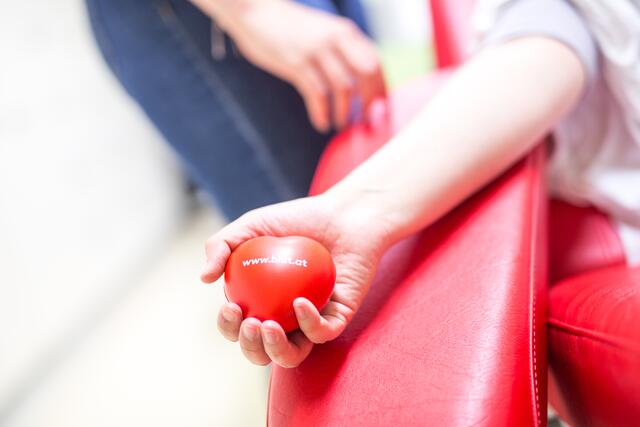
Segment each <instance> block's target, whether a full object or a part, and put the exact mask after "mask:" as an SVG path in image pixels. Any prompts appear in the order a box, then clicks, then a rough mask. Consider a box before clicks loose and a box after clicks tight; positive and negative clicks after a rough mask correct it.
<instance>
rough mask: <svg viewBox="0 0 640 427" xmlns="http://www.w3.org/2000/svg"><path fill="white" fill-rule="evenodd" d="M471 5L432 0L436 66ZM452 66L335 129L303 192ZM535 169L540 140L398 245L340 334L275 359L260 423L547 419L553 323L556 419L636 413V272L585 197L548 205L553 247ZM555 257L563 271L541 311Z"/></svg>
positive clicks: (617, 421) (375, 138) (334, 173)
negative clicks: (282, 363) (376, 112)
mask: <svg viewBox="0 0 640 427" xmlns="http://www.w3.org/2000/svg"><path fill="white" fill-rule="evenodd" d="M472 3H473V0H432V1H431V5H432V15H433V18H434V33H435V44H436V51H437V58H438V59H437V63H438V65H439V66H440V67H443V66H450V65H455V64H457V63H459V62H461V61H462V60H463V59H464V57H465V56H466V54H467V51H468V49H467V45H468V40H469V38H468V27H467V26H466V20H467V19H468V16H469V10H470V5H471V4H472ZM446 77H447V74H446V73H445V72H442V71H440V72H437V73H434V74H432V75H431V76H429V77H426V78H424V79H422V80H420V81H417V82H415V83H414V84H412V85H410V86H408V87H407V88H405V89H403V90H400V91H396V92H394V94H393V95H392V97H391V100H390V104H391V117H390V119H389V120H388V121H384V120H383V121H379V122H378V123H376V124H375V125H374V126H371V127H367V126H355V127H353V128H351V129H349V130H348V131H346V132H344V133H342V134H341V135H339V136H338V137H337V138H336V139H335V140H333V141H332V142H331V143H330V144H329V146H328V147H327V150H326V152H325V153H324V156H323V158H322V159H321V162H320V164H319V166H318V169H317V171H316V176H315V179H314V182H313V185H312V189H311V193H312V194H317V193H320V192H322V191H324V190H326V189H327V188H329V187H330V186H331V185H333V184H334V183H335V182H337V181H338V180H339V179H341V178H342V177H343V176H345V175H346V174H347V173H348V172H349V171H350V170H351V169H353V168H354V167H356V166H357V165H358V164H359V163H361V162H362V161H363V160H364V159H366V158H367V157H368V156H369V155H370V154H371V153H373V152H374V151H375V150H376V149H377V148H379V147H380V146H381V145H382V144H384V143H385V142H386V141H387V140H388V139H389V138H390V136H391V135H393V134H394V133H395V132H396V131H397V130H398V129H399V128H400V127H401V126H402V124H403V123H405V122H406V121H407V120H409V119H410V117H411V116H412V115H413V114H414V113H415V112H416V111H417V109H418V108H419V107H420V106H421V105H422V104H424V103H425V102H426V101H427V100H428V99H429V97H430V96H431V95H432V94H433V93H434V91H435V90H437V87H438V85H439V84H441V82H442V81H443V80H444V79H446ZM543 166H544V152H543V149H542V148H540V149H538V150H536V152H535V153H533V154H532V155H530V156H529V157H528V158H527V159H525V160H524V161H523V162H521V163H520V164H518V165H516V166H515V167H513V168H512V169H511V170H510V171H508V172H507V173H506V174H505V175H503V176H502V177H501V178H499V179H497V180H496V181H495V182H493V183H492V184H491V185H489V186H488V187H487V188H485V189H484V190H482V191H481V192H480V193H478V194H476V195H475V196H474V197H473V198H471V199H470V200H468V201H467V202H465V203H464V204H462V205H461V206H460V207H458V208H457V209H455V210H454V211H453V212H451V213H450V214H449V215H448V216H446V217H445V218H444V219H442V220H441V221H439V222H438V223H437V224H435V225H433V226H432V227H430V228H428V229H427V230H425V231H423V232H422V233H419V234H418V235H416V236H413V237H411V238H409V239H407V240H405V241H403V242H401V243H399V244H398V245H397V246H395V247H394V248H392V250H391V251H390V252H389V253H388V254H387V255H385V257H384V258H383V260H382V263H381V265H380V268H379V273H378V275H377V277H376V279H375V283H374V285H373V286H372V290H371V292H370V294H369V295H368V297H367V299H366V301H365V304H364V306H363V307H362V308H361V310H360V311H359V312H358V314H357V316H356V317H355V319H354V321H353V322H352V324H351V325H350V326H349V327H348V328H347V330H346V331H345V333H344V334H343V335H341V336H340V337H339V338H338V339H336V340H335V341H332V342H329V343H327V344H324V345H320V346H316V348H315V349H314V351H313V352H312V353H311V355H310V356H309V358H308V359H307V360H306V361H305V362H303V363H302V364H301V365H300V366H299V367H298V368H295V369H283V368H279V367H277V366H275V367H274V368H273V371H272V376H271V383H270V395H269V403H268V420H267V422H268V425H270V426H272V427H280V426H304V427H306V426H390V425H392V426H429V425H447V426H448V425H461V426H466V425H486V426H494V425H505V426H506V425H509V426H512V425H513V426H520V425H542V424H545V423H546V404H547V398H546V379H547V369H546V360H547V350H546V334H545V323H546V322H547V321H548V326H549V339H550V346H551V348H550V359H551V364H552V367H553V373H554V375H553V376H552V377H551V380H552V383H553V385H554V386H553V387H552V388H551V390H550V393H551V401H552V403H553V404H554V406H555V407H556V408H557V409H559V410H560V412H561V414H562V415H563V417H565V419H567V420H569V421H571V422H572V424H573V425H575V426H581V425H589V426H591V425H594V426H595V425H598V426H600V425H602V426H604V425H620V426H626V425H628V426H631V425H638V421H637V420H639V419H640V409H639V408H640V398H639V396H640V382H639V381H640V374H639V372H640V368H639V367H638V360H639V359H640V356H639V354H640V353H639V349H638V342H640V341H639V337H638V335H637V332H638V331H640V327H638V326H637V325H638V324H639V321H640V319H639V318H638V313H640V296H639V292H638V289H639V285H638V284H639V283H640V272H639V271H638V269H636V270H632V269H628V268H626V267H625V266H624V254H623V252H622V249H621V247H620V244H619V240H618V239H617V236H616V234H615V232H614V231H613V229H612V228H611V226H610V224H609V221H608V219H607V218H606V217H605V216H604V215H602V214H600V213H598V212H597V211H595V210H593V209H581V208H575V207H571V206H569V205H566V204H564V203H561V202H556V201H553V202H551V205H550V209H551V217H550V231H551V232H550V241H551V245H550V246H549V248H550V251H549V252H548V251H547V248H548V247H547V246H546V245H547V242H546V236H547V231H546V224H545V222H546V212H545V211H546V208H547V204H546V193H545V186H544V179H543ZM399 167H401V166H399ZM548 253H549V254H550V255H551V258H552V259H551V265H550V269H549V270H550V273H551V276H552V278H553V282H558V283H557V284H555V286H554V287H553V289H552V291H551V297H550V300H549V304H550V308H549V317H548V319H547V313H546V301H547V298H546V285H547V280H546V277H545V276H546V272H547V267H546V255H547V254H548ZM634 331H635V332H634Z"/></svg>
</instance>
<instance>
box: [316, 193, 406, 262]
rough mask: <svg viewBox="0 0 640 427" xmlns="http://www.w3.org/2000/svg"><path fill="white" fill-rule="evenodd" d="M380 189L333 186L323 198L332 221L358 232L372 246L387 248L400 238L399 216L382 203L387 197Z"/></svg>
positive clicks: (400, 221)
mask: <svg viewBox="0 0 640 427" xmlns="http://www.w3.org/2000/svg"><path fill="white" fill-rule="evenodd" d="M385 193H386V192H385V191H384V190H382V189H375V188H358V187H351V186H345V185H341V183H340V184H337V185H335V186H334V187H332V188H330V189H329V190H327V191H326V192H325V193H324V194H323V195H322V197H324V198H325V201H326V203H327V204H328V206H330V207H331V210H332V212H334V213H335V215H334V217H335V218H336V221H337V222H339V223H340V226H341V227H343V228H349V229H351V230H350V231H353V230H354V229H355V230H357V231H359V232H361V234H363V235H364V236H366V238H367V239H373V240H374V241H375V242H374V243H375V244H376V245H379V246H381V247H382V248H383V249H385V250H386V249H387V248H388V247H390V246H392V245H393V244H395V243H396V242H398V241H399V240H401V239H402V238H403V237H404V233H403V229H404V227H403V223H402V220H401V218H400V216H399V215H397V214H396V213H395V212H393V209H392V207H391V206H390V205H389V204H388V203H386V202H385V201H386V200H389V199H388V195H387V194H385Z"/></svg>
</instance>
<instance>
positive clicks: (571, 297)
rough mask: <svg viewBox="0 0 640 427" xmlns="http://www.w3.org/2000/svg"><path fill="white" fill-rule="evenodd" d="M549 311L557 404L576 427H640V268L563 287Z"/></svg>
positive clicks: (610, 271) (597, 274) (599, 273)
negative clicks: (638, 426) (639, 426)
mask: <svg viewBox="0 0 640 427" xmlns="http://www.w3.org/2000/svg"><path fill="white" fill-rule="evenodd" d="M549 305H550V307H549V321H548V323H549V340H550V342H549V346H550V363H551V366H552V371H553V375H554V377H555V380H556V384H557V390H556V393H554V394H553V395H554V396H553V398H554V399H553V400H552V402H551V403H552V404H554V405H557V406H558V407H560V408H563V411H564V413H563V414H562V415H563V416H564V417H566V418H567V419H568V420H569V421H570V422H571V423H572V424H573V425H576V426H637V425H640V326H639V325H640V268H628V267H625V266H614V267H608V268H603V269H599V270H596V271H593V272H590V273H587V274H583V275H580V276H577V277H573V278H570V279H568V280H565V281H563V282H560V283H558V284H557V285H556V286H555V287H554V288H553V289H552V290H551V293H550V297H549ZM560 399H562V401H559V400H560Z"/></svg>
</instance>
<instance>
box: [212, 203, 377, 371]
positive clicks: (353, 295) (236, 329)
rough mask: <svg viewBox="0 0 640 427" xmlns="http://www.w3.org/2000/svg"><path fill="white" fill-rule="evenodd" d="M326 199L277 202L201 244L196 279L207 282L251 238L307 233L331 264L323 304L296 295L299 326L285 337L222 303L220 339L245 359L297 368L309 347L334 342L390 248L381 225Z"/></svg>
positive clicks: (273, 326) (267, 323)
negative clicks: (203, 259) (330, 287)
mask: <svg viewBox="0 0 640 427" xmlns="http://www.w3.org/2000/svg"><path fill="white" fill-rule="evenodd" d="M362 219H363V217H362V215H361V214H359V213H357V212H355V211H352V210H349V209H344V208H343V206H342V205H340V204H339V203H337V202H336V201H335V200H334V199H333V198H332V196H329V195H321V196H316V197H309V198H303V199H297V200H293V201H290V202H284V203H279V204H276V205H271V206H267V207H264V208H260V209H257V210H254V211H251V212H249V213H247V214H245V215H243V216H242V217H240V218H239V219H238V220H236V221H234V222H232V223H231V224H229V225H227V226H226V227H224V228H223V229H222V230H220V231H219V232H218V233H216V234H215V235H213V236H212V237H211V238H209V239H208V240H207V243H206V254H207V265H206V267H205V270H204V272H203V274H202V281H203V282H205V283H212V282H214V281H216V280H217V279H218V278H219V277H220V276H221V275H222V273H223V272H224V268H225V264H226V262H227V259H228V258H229V255H230V254H231V251H233V250H234V249H235V248H236V247H237V246H238V245H239V244H240V243H242V242H244V241H245V240H248V239H251V238H253V237H257V236H263V235H269V236H290V235H296V236H306V237H309V238H311V239H314V240H316V241H318V242H320V243H322V244H323V245H324V246H325V247H326V248H327V249H328V250H329V251H330V252H331V255H332V257H333V259H334V262H335V265H336V273H337V276H336V284H335V288H334V291H333V294H332V295H331V297H330V299H329V302H328V303H327V304H326V306H325V307H324V308H323V309H322V311H321V312H318V310H317V309H316V307H315V306H314V305H313V304H312V303H311V302H310V301H309V300H307V299H305V298H297V299H296V300H295V301H294V303H293V306H294V311H295V314H296V317H297V319H298V322H299V324H300V329H299V330H296V331H293V332H291V333H289V334H288V335H287V334H285V332H284V330H283V329H282V327H281V326H280V325H279V324H278V323H276V322H274V321H272V320H267V321H265V322H260V321H259V320H258V319H255V318H246V319H243V316H242V310H241V309H240V307H239V306H238V305H236V304H233V303H226V304H225V305H224V306H222V307H221V309H220V312H219V314H218V329H219V330H220V332H221V333H222V335H224V337H225V338H227V339H228V340H231V341H240V347H241V349H242V352H243V353H244V355H245V356H246V358H247V359H249V360H250V361H251V362H253V363H255V364H258V365H265V364H268V363H269V362H274V363H276V364H278V365H280V366H283V367H295V366H298V365H299V364H300V363H301V362H302V361H303V360H304V359H305V358H306V357H307V356H308V355H309V353H310V352H311V349H312V347H313V345H314V344H319V343H324V342H326V341H329V340H332V339H334V338H336V337H337V336H338V335H340V334H341V333H342V331H344V329H345V327H346V326H347V324H348V323H349V322H350V321H351V319H352V318H353V316H354V315H355V313H356V311H357V310H358V308H359V307H360V305H361V304H362V301H363V299H364V297H365V295H366V294H367V292H368V290H369V286H370V284H371V281H372V280H373V277H374V274H375V271H376V266H377V265H378V262H379V259H380V257H381V255H382V254H383V253H384V251H385V250H386V249H387V247H388V245H389V239H388V237H387V236H388V235H389V234H388V233H387V230H386V227H385V225H384V224H383V223H382V221H375V220H368V221H366V223H365V222H364V221H363V220H362Z"/></svg>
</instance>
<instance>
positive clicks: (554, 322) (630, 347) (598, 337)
mask: <svg viewBox="0 0 640 427" xmlns="http://www.w3.org/2000/svg"><path fill="white" fill-rule="evenodd" d="M547 325H548V327H549V328H553V329H556V330H558V331H559V332H563V333H565V334H567V335H572V336H575V337H580V338H587V339H590V340H592V341H597V342H599V343H601V344H605V345H607V346H610V347H615V348H618V349H621V350H624V351H630V352H632V353H636V354H637V355H640V346H638V345H634V344H633V343H632V342H627V340H625V339H623V338H616V337H612V336H609V335H607V334H605V333H603V332H598V331H594V330H592V329H587V328H583V327H580V326H576V325H571V324H569V323H566V322H563V321H562V320H559V319H556V318H552V317H550V318H548V319H547Z"/></svg>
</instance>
